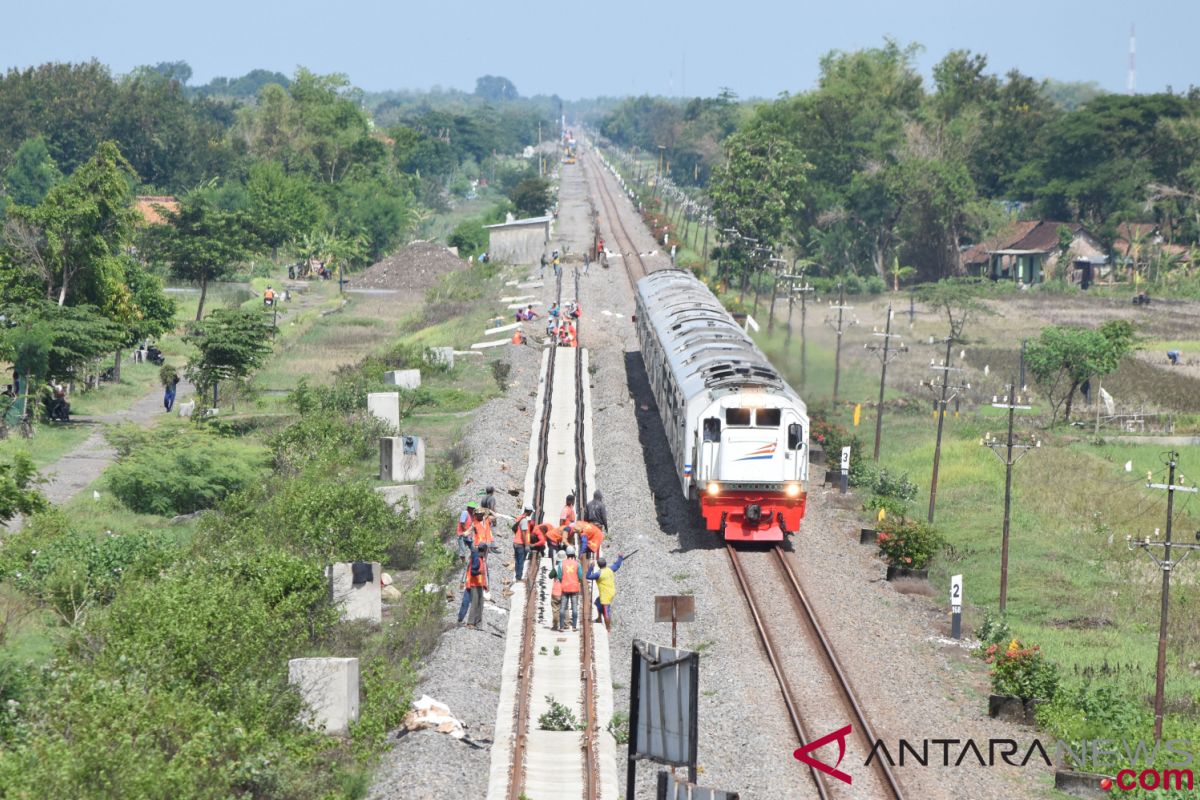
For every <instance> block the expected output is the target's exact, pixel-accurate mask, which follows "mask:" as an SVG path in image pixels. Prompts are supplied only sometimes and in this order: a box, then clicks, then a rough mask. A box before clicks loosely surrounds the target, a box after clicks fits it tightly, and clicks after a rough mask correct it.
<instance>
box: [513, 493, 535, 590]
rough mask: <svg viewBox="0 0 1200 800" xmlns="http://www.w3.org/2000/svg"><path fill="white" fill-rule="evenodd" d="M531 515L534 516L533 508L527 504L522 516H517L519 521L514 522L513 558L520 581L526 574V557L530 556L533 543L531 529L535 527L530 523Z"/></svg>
mask: <svg viewBox="0 0 1200 800" xmlns="http://www.w3.org/2000/svg"><path fill="white" fill-rule="evenodd" d="M531 516H533V509H532V508H530V507H529V506H525V510H524V511H522V512H521V516H519V517H517V521H516V522H514V523H513V528H512V530H513V559H514V560H515V561H516V562H517V580H518V581H519V580H521V576H523V575H524V574H525V559H526V558H527V557H528V556H529V549H530V545H532V544H533V537H532V536H531V534H530V529H531V528H532V527H533V525H532V524H531V523H530V517H531Z"/></svg>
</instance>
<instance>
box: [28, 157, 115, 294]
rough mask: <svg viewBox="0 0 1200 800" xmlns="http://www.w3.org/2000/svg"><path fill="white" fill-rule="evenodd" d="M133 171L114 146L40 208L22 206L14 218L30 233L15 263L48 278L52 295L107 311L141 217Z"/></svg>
mask: <svg viewBox="0 0 1200 800" xmlns="http://www.w3.org/2000/svg"><path fill="white" fill-rule="evenodd" d="M132 178H133V169H132V168H131V167H130V166H129V162H128V161H126V160H125V158H124V157H123V156H122V155H121V151H120V150H118V149H117V146H116V144H114V143H113V142H102V143H101V144H100V146H99V147H98V148H97V149H96V154H95V155H94V156H92V158H91V159H90V160H89V161H88V162H87V163H86V164H84V165H82V166H81V167H79V168H78V169H77V170H75V172H73V173H72V174H71V177H69V178H68V179H67V180H66V181H64V182H62V183H60V184H58V185H56V186H54V187H53V188H52V189H51V190H50V192H49V193H48V194H47V195H46V198H45V200H43V201H42V202H41V203H40V204H39V205H38V206H36V207H34V208H30V207H27V206H16V207H14V208H12V209H10V210H9V212H8V213H9V216H10V217H11V218H12V219H14V220H16V221H17V223H18V224H20V225H23V226H24V228H25V235H23V236H22V237H20V238H19V239H15V240H14V239H12V238H10V239H9V244H10V246H12V245H14V244H16V245H17V247H16V248H14V250H13V254H14V256H15V259H16V260H17V261H18V262H19V263H21V264H22V265H23V266H25V267H26V268H29V269H31V270H33V271H35V272H38V273H40V274H42V275H44V276H45V277H46V280H47V285H46V293H47V296H49V297H53V296H54V289H55V287H57V289H58V292H57V294H58V304H59V305H60V306H62V305H66V303H67V300H68V299H71V300H72V301H74V302H83V303H92V304H94V305H99V306H103V305H105V304H106V303H107V302H108V300H109V295H110V293H111V292H112V291H113V290H114V287H115V286H117V285H118V284H119V283H120V280H121V277H122V275H121V272H122V267H121V259H122V258H123V257H124V256H123V254H124V251H125V249H126V248H127V246H128V245H129V242H130V241H131V239H132V236H133V229H134V223H135V219H136V214H137V212H136V211H134V210H133V208H132V206H131V204H130V181H131V180H132Z"/></svg>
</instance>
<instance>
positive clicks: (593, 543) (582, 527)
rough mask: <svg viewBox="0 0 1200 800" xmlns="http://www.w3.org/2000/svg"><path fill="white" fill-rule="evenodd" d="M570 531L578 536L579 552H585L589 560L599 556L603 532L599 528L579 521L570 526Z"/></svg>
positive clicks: (602, 542)
mask: <svg viewBox="0 0 1200 800" xmlns="http://www.w3.org/2000/svg"><path fill="white" fill-rule="evenodd" d="M571 529H572V530H573V531H574V532H575V533H576V534H578V535H579V542H580V544H579V552H581V553H582V552H584V551H587V552H588V553H589V554H590V557H591V558H596V557H597V556H599V555H600V545H602V544H604V531H602V530H601V529H600V526H598V525H593V524H592V523H590V522H583V521H582V520H581V521H579V522H576V523H575V524H574V525H572V526H571Z"/></svg>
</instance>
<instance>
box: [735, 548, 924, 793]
mask: <svg viewBox="0 0 1200 800" xmlns="http://www.w3.org/2000/svg"><path fill="white" fill-rule="evenodd" d="M725 550H726V552H727V553H728V555H729V561H730V564H731V565H732V567H733V572H734V575H735V577H736V578H737V584H738V588H739V589H740V590H741V593H742V596H743V598H744V599H745V600H746V603H747V606H748V608H749V610H750V616H751V618H752V619H753V621H754V627H755V631H756V632H757V634H758V637H759V640H760V642H761V643H762V646H763V650H764V651H765V652H766V655H767V661H768V662H769V663H770V666H771V671H772V672H773V673H774V675H775V680H776V682H777V683H778V686H779V690H780V693H781V694H782V697H783V703H784V706H785V708H786V709H787V713H788V717H789V720H790V722H791V725H792V728H793V730H794V731H795V733H796V737H797V738H798V739H799V740H800V744H801V745H802V746H803V745H807V744H808V743H809V742H811V741H812V737H811V736H810V734H809V730H808V726H807V725H806V724H805V719H804V716H803V715H802V713H801V703H800V701H799V699H798V692H797V691H796V688H795V684H794V683H793V680H794V676H792V675H791V674H789V670H788V669H787V667H786V664H785V661H786V658H785V656H784V655H783V654H781V652H780V650H779V648H778V646H777V641H776V637H775V636H774V635H772V628H773V626H774V627H777V628H778V627H782V626H781V625H780V623H778V622H774V621H773V620H777V619H779V618H780V616H779V609H778V608H775V607H772V608H771V612H772V614H773V616H767V615H765V614H763V613H762V610H761V608H760V606H759V603H758V601H757V599H756V597H755V591H754V590H753V589H751V586H752V585H753V582H752V581H751V580H750V579H749V578H748V577H747V575H746V568H745V565H744V564H743V563H742V558H741V554H740V553H739V552H738V550H737V549H735V548H734V547H733V546H732V545H729V544H727V545H726V546H725ZM770 552H771V556H770V557H769V558H770V560H771V561H772V562H773V563H774V566H775V568H776V570H777V574H778V575H779V577H780V580H781V582H782V583H783V584H785V585H786V587H787V589H786V590H785V592H786V593H787V594H788V595H790V596H791V598H792V601H793V605H794V606H795V607H796V610H797V612H798V616H799V617H800V619H801V621H802V627H803V628H804V629H805V631H806V633H807V634H808V641H809V644H810V647H809V648H808V649H809V651H811V652H813V653H817V654H819V656H820V660H821V661H822V662H823V663H824V665H825V669H826V672H827V673H828V676H829V678H830V679H831V681H832V685H833V686H834V689H835V691H836V693H837V695H838V698H839V700H840V702H841V704H842V706H843V707H844V711H845V712H846V713H848V714H849V715H850V716H851V718H852V719H853V723H854V733H855V735H857V736H858V738H859V740H860V741H861V742H862V743H863V744H864V745H865V748H864V751H869V750H870V747H871V743H872V742H874V741H875V732H874V730H873V728H872V727H871V723H870V721H869V720H868V719H867V716H866V714H865V712H864V711H863V708H862V705H861V704H860V703H859V701H858V697H857V696H856V695H855V693H854V689H853V687H852V686H851V685H850V680H849V678H848V677H847V676H846V673H845V670H843V669H842V665H841V662H840V661H839V660H838V657H837V653H836V651H835V650H834V649H833V645H832V644H831V643H830V641H829V638H828V637H827V636H826V635H825V631H824V629H823V628H822V626H821V623H820V620H819V619H818V618H817V615H816V612H815V611H814V610H813V607H812V605H811V604H810V603H809V602H808V598H807V596H805V594H804V589H803V587H801V585H800V580H799V578H798V577H797V576H796V572H795V570H794V569H793V568H792V565H791V563H790V562H789V561H788V558H787V555H786V554H785V553H784V551H783V549H782V548H781V547H772V548H771V551H770ZM759 591H765V590H762V589H760V590H759ZM771 596H772V597H774V596H776V594H775V593H774V592H772V593H771ZM787 618H788V619H790V617H787ZM791 632H792V631H791V630H790V629H788V630H786V631H785V633H787V634H790V633H791ZM809 774H810V775H811V777H812V780H813V784H814V786H815V788H816V791H817V794H818V796H820V797H821V799H822V800H828V798H830V797H832V796H836V792H833V791H831V788H832V787H831V786H830V784H829V782H828V779H827V778H826V776H825V775H824V774H823V773H822V772H820V771H819V770H817V769H816V768H815V767H812V766H809ZM873 776H874V778H875V780H877V781H878V784H877V786H876V787H875V791H874V792H873V793H872V794H871V795H870V796H872V797H880V798H890V799H891V800H904V792H903V789H902V787H901V786H900V783H899V781H898V780H897V779H896V776H895V774H894V773H893V772H892V770H891V768H890V767H889V765H888V764H887V761H886V759H875V760H874V773H873Z"/></svg>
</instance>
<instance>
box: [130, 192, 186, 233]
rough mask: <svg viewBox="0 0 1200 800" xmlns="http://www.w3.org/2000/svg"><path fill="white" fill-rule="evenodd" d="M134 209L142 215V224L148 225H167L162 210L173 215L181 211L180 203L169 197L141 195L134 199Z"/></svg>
mask: <svg viewBox="0 0 1200 800" xmlns="http://www.w3.org/2000/svg"><path fill="white" fill-rule="evenodd" d="M133 204H134V207H135V208H137V210H138V213H139V214H141V215H142V222H144V223H145V224H147V225H166V224H167V220H166V218H165V217H164V216H163V215H162V209H166V210H168V211H170V212H172V213H177V212H178V211H179V201H178V200H176V199H175V198H174V197H171V196H169V195H146V194H139V195H138V196H137V197H135V198H134V199H133Z"/></svg>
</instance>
